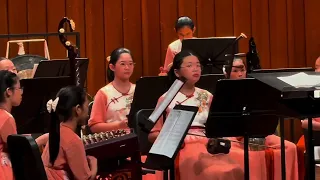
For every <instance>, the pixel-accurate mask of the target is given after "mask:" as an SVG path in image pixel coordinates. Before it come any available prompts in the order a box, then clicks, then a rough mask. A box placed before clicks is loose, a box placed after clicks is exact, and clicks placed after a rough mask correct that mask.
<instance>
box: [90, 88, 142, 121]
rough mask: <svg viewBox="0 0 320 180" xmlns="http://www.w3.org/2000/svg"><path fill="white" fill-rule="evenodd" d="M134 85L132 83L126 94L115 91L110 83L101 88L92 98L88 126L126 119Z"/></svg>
mask: <svg viewBox="0 0 320 180" xmlns="http://www.w3.org/2000/svg"><path fill="white" fill-rule="evenodd" d="M135 87H136V85H135V84H132V85H131V88H130V90H129V92H128V93H127V94H122V93H120V92H119V91H117V90H116V89H115V88H114V86H113V85H112V83H109V84H107V85H106V86H105V87H103V88H101V89H100V90H99V91H98V92H97V94H96V96H95V98H94V103H93V107H92V111H91V115H90V120H89V126H90V127H91V126H93V125H95V124H97V123H108V122H113V121H122V120H126V119H127V115H128V114H129V112H130V108H131V103H132V100H133V94H134V90H135Z"/></svg>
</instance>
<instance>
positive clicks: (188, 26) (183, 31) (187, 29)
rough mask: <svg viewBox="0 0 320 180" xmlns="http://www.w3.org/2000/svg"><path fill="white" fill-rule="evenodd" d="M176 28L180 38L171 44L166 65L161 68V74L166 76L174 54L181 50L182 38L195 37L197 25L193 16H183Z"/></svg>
mask: <svg viewBox="0 0 320 180" xmlns="http://www.w3.org/2000/svg"><path fill="white" fill-rule="evenodd" d="M174 30H175V32H176V33H177V36H178V38H179V39H178V40H175V41H173V42H172V43H171V44H169V46H168V49H167V54H166V59H165V61H164V66H163V67H161V68H160V71H161V72H160V74H159V75H160V76H164V75H165V74H167V73H168V72H169V69H170V64H171V63H172V62H173V58H174V56H175V55H176V54H177V53H179V52H180V51H181V47H182V40H183V39H190V38H193V34H194V32H195V31H196V27H195V25H194V22H193V21H192V19H191V18H189V17H187V16H181V17H179V18H178V19H177V21H176V24H175V28H174Z"/></svg>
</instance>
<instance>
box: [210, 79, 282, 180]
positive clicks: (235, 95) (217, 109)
mask: <svg viewBox="0 0 320 180" xmlns="http://www.w3.org/2000/svg"><path fill="white" fill-rule="evenodd" d="M234 87H237V88H234ZM263 89H264V87H263V86H259V85H258V81H257V80H255V79H242V80H230V79H224V80H219V81H218V83H217V89H216V93H215V97H214V99H213V100H212V104H211V108H210V113H209V118H208V120H207V123H206V136H207V137H208V138H219V137H237V136H244V166H245V172H244V177H245V180H249V176H250V172H249V137H266V136H268V135H271V134H273V133H274V131H275V130H276V128H277V125H278V117H277V116H276V115H274V111H273V110H272V109H269V107H270V105H272V101H271V100H270V99H269V100H268V99H266V98H265V97H262V96H261V95H260V93H259V92H261V90H263ZM267 93H268V92H267ZM261 101H263V102H264V103H261ZM271 107H272V106H271ZM258 119H259V121H258Z"/></svg>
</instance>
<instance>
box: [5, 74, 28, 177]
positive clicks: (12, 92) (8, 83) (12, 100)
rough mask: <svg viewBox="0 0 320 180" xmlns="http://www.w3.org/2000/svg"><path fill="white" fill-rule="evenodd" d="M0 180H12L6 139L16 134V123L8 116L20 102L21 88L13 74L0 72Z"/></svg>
mask: <svg viewBox="0 0 320 180" xmlns="http://www.w3.org/2000/svg"><path fill="white" fill-rule="evenodd" d="M0 93H1V94H0V179H7V180H12V179H14V177H13V172H12V167H11V162H10V159H9V156H8V154H7V137H8V136H9V135H12V134H17V128H16V123H15V120H14V118H13V116H12V115H11V114H10V113H11V109H12V107H13V106H19V105H20V103H21V101H22V93H23V92H22V88H21V87H20V81H19V78H18V77H17V75H16V74H15V73H12V72H9V71H7V70H4V71H0Z"/></svg>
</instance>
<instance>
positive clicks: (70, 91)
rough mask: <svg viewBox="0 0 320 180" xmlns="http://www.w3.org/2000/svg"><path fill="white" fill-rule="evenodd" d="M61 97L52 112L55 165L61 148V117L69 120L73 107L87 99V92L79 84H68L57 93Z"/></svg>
mask: <svg viewBox="0 0 320 180" xmlns="http://www.w3.org/2000/svg"><path fill="white" fill-rule="evenodd" d="M56 97H57V98H59V101H58V104H57V107H56V111H55V112H51V123H50V130H49V154H50V162H51V164H52V165H53V164H54V162H55V160H56V159H57V156H58V154H59V149H60V118H61V121H62V122H66V121H68V120H69V119H70V118H71V116H72V109H73V107H76V106H77V105H80V106H82V105H83V104H84V102H85V101H86V92H85V91H84V89H83V88H81V87H79V86H67V87H64V88H62V89H60V91H59V92H58V93H57V96H56Z"/></svg>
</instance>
